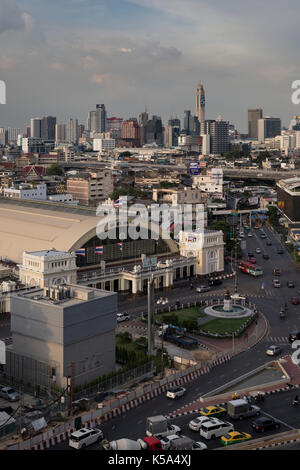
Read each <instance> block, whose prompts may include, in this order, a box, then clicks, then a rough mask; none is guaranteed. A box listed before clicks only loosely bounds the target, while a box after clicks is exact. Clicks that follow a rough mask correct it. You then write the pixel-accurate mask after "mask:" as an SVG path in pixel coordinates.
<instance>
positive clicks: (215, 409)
mask: <svg viewBox="0 0 300 470" xmlns="http://www.w3.org/2000/svg"><path fill="white" fill-rule="evenodd" d="M200 415H201V416H213V417H215V416H224V415H226V409H225V408H223V407H222V406H213V405H210V406H207V407H206V408H202V409H201V410H200Z"/></svg>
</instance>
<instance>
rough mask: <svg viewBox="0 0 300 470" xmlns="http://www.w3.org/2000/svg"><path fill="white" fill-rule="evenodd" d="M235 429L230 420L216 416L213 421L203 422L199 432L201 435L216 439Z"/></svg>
mask: <svg viewBox="0 0 300 470" xmlns="http://www.w3.org/2000/svg"><path fill="white" fill-rule="evenodd" d="M233 430H234V427H233V424H232V423H229V421H221V420H220V419H218V418H214V419H212V420H211V421H207V422H206V423H203V424H202V425H201V428H200V431H199V432H200V436H202V437H204V438H205V439H215V438H216V437H220V436H223V435H224V434H227V433H228V432H230V431H233Z"/></svg>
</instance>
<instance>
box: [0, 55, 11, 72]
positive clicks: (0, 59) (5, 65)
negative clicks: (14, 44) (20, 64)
mask: <svg viewBox="0 0 300 470" xmlns="http://www.w3.org/2000/svg"><path fill="white" fill-rule="evenodd" d="M14 65H15V61H14V60H13V59H12V58H11V57H7V56H0V69H1V70H9V69H11V68H12V67H13V66H14Z"/></svg>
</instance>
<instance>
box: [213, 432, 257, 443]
mask: <svg viewBox="0 0 300 470" xmlns="http://www.w3.org/2000/svg"><path fill="white" fill-rule="evenodd" d="M249 439H252V436H251V434H248V433H247V432H239V431H231V432H229V433H227V434H225V436H222V437H221V439H220V441H221V444H222V445H223V446H229V445H231V444H237V443H238V442H245V441H249Z"/></svg>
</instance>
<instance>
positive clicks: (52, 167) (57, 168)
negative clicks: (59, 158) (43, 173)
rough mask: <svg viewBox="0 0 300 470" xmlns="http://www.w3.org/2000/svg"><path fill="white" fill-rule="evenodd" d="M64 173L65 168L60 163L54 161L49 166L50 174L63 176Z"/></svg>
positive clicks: (48, 173) (48, 171) (48, 172)
mask: <svg viewBox="0 0 300 470" xmlns="http://www.w3.org/2000/svg"><path fill="white" fill-rule="evenodd" d="M62 174H63V169H62V168H61V167H60V166H59V164H58V163H53V165H50V166H48V168H47V175H48V176H61V175H62Z"/></svg>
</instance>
